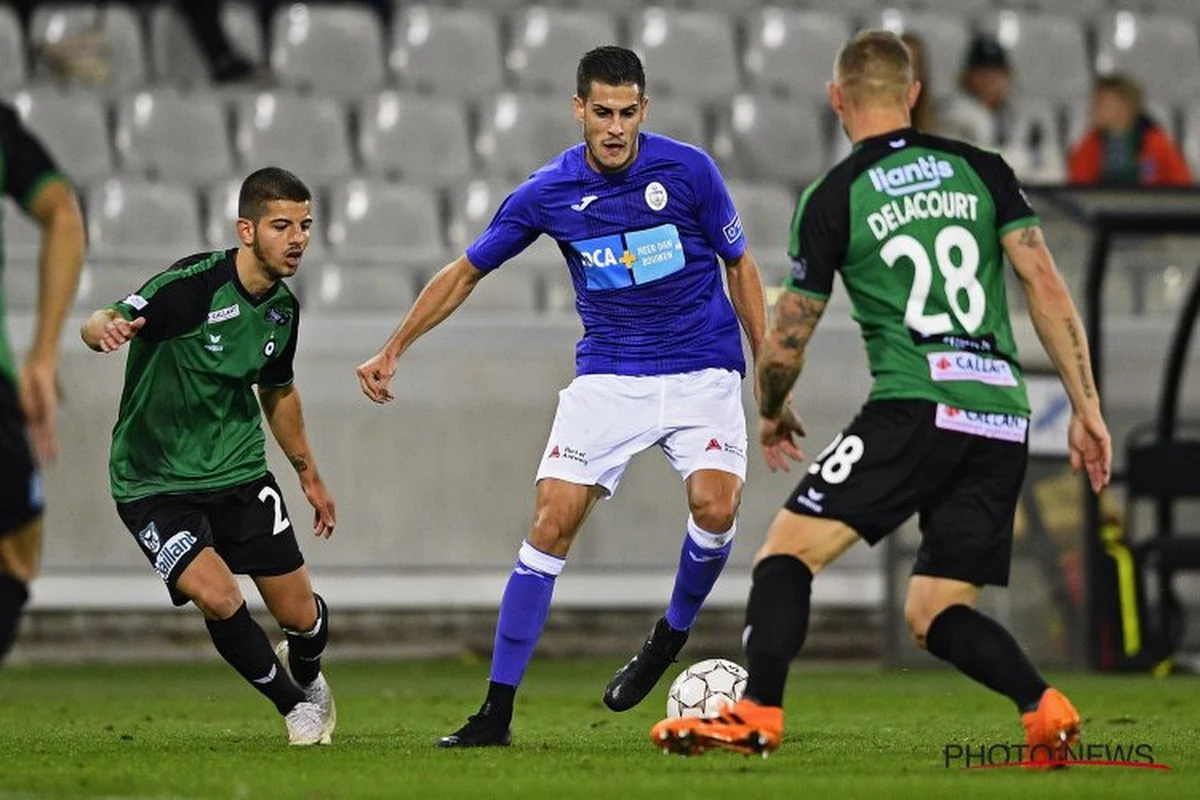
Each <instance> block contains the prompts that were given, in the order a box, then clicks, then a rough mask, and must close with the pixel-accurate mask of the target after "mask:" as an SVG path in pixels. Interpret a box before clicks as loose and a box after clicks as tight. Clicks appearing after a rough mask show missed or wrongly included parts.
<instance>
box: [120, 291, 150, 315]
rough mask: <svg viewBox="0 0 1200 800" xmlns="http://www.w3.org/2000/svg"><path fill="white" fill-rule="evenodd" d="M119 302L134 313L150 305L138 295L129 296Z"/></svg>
mask: <svg viewBox="0 0 1200 800" xmlns="http://www.w3.org/2000/svg"><path fill="white" fill-rule="evenodd" d="M121 302H122V303H124V304H125V305H127V306H130V307H131V308H133V309H134V310H135V311H141V310H142V309H143V308H145V307H146V306H148V305H150V301H148V300H147V299H146V298H144V297H142V296H141V295H140V294H131V295H129V297H126V298H125V299H124V300H122V301H121Z"/></svg>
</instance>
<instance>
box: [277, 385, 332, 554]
mask: <svg viewBox="0 0 1200 800" xmlns="http://www.w3.org/2000/svg"><path fill="white" fill-rule="evenodd" d="M258 401H259V402H260V403H261V404H262V409H263V416H265V417H266V418H267V424H268V425H269V426H270V427H271V433H272V434H273V435H274V436H275V441H276V442H278V443H279V447H280V449H281V450H283V454H284V455H285V456H287V460H288V461H290V462H291V464H292V467H293V468H294V469H295V470H296V475H297V477H299V478H300V488H301V489H303V490H304V496H305V497H306V498H308V502H309V504H310V505H311V506H312V507H313V533H315V534H316V535H317V536H320V537H323V538H325V539H328V538H329V537H330V536H332V535H333V528H334V526H335V525H336V524H337V509H336V508H335V507H334V503H333V496H332V495H330V494H329V489H328V488H326V486H325V482H324V481H323V480H321V475H320V473H318V472H317V464H316V460H315V459H314V458H313V455H312V448H311V447H309V444H308V434H307V433H305V431H304V413H303V412H302V411H301V408H300V391H299V390H298V389H297V388H296V386H295V384H288V385H287V386H259V387H258Z"/></svg>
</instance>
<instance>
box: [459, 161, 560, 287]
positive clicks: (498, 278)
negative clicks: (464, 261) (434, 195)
mask: <svg viewBox="0 0 1200 800" xmlns="http://www.w3.org/2000/svg"><path fill="white" fill-rule="evenodd" d="M515 185H516V182H515V181H502V180H474V181H471V182H470V183H468V184H466V185H465V186H461V187H458V188H457V189H455V190H453V191H452V192H451V197H450V224H449V226H448V229H447V234H448V235H447V239H448V240H449V244H450V257H451V258H455V257H457V256H458V255H459V254H461V253H463V252H464V251H465V250H466V248H467V246H468V245H469V244H471V242H473V241H475V239H476V237H478V236H479V234H481V233H482V232H483V231H484V229H485V228H486V227H487V225H488V223H489V222H491V220H492V217H493V216H494V215H495V213H496V209H498V208H499V207H500V203H501V202H503V201H504V198H505V197H507V196H508V194H509V192H511V191H512V190H513V188H514V187H515ZM566 271H567V268H566V265H565V264H564V262H563V259H562V254H561V253H560V252H559V250H558V247H557V246H556V245H555V244H554V242H553V241H552V240H550V239H548V238H547V237H546V236H541V237H539V239H538V240H537V241H536V242H534V243H533V244H532V245H530V247H529V248H528V249H527V250H525V252H523V253H521V255H519V256H518V257H517V258H515V259H513V261H512V262H511V263H509V264H507V265H505V266H503V267H501V268H500V269H499V270H497V271H496V274H494V275H489V276H488V277H487V278H485V279H484V280H483V281H482V282H481V283H480V285H479V286H478V287H476V289H475V291H473V292H472V293H471V297H470V299H469V300H468V301H467V303H466V305H465V306H464V310H468V311H534V310H538V309H540V308H544V307H545V303H546V296H547V288H546V287H547V282H546V278H547V276H554V278H555V280H556V281H557V282H558V284H559V285H560V286H561V281H562V276H563V274H565V273H566ZM568 280H569V279H568ZM558 294H560V295H561V292H560V293H558ZM572 299H573V298H572Z"/></svg>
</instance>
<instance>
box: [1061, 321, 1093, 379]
mask: <svg viewBox="0 0 1200 800" xmlns="http://www.w3.org/2000/svg"><path fill="white" fill-rule="evenodd" d="M1065 321H1066V324H1067V335H1068V336H1070V337H1071V351H1072V352H1073V353H1074V355H1075V367H1076V369H1078V370H1079V383H1080V384H1081V385H1082V386H1083V396H1084V397H1086V398H1088V399H1089V400H1090V399H1091V398H1093V397H1095V396H1096V390H1095V387H1093V386H1092V382H1091V380H1090V379H1089V378H1088V367H1089V366H1090V365H1089V364H1088V362H1087V357H1086V356H1085V355H1084V352H1083V347H1082V346H1081V345H1080V336H1079V329H1078V328H1076V327H1075V320H1074V319H1072V318H1071V317H1067V319H1066V320H1065Z"/></svg>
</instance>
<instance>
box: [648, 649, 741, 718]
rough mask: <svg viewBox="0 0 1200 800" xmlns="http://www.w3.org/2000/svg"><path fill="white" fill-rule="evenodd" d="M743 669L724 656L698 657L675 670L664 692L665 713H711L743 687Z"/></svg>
mask: <svg viewBox="0 0 1200 800" xmlns="http://www.w3.org/2000/svg"><path fill="white" fill-rule="evenodd" d="M746 677H747V675H746V670H745V669H743V668H742V666H741V665H740V664H735V663H734V662H732V661H730V660H728V659H725V658H709V659H706V660H704V661H698V662H696V663H695V664H692V665H691V666H690V667H688V668H687V669H685V670H684V671H683V672H681V673H679V677H678V678H676V679H675V681H674V683H672V684H671V690H670V691H669V692H667V716H668V717H715V716H716V715H717V714H719V713H720V711H721V706H722V705H724V704H725V703H736V702H737V701H738V700H740V699H741V698H742V692H744V691H745V690H746Z"/></svg>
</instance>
